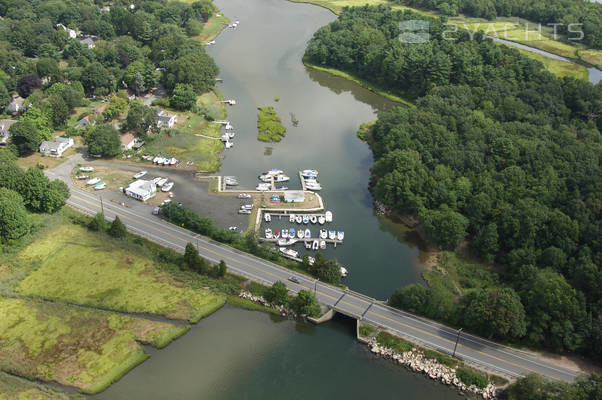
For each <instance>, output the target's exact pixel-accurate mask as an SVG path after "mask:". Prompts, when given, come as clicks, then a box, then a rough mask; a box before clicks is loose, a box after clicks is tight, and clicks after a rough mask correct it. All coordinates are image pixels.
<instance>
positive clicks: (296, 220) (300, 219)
mask: <svg viewBox="0 0 602 400" xmlns="http://www.w3.org/2000/svg"><path fill="white" fill-rule="evenodd" d="M295 222H296V223H298V224H300V223H301V222H303V216H302V215H297V216H296V217H295Z"/></svg>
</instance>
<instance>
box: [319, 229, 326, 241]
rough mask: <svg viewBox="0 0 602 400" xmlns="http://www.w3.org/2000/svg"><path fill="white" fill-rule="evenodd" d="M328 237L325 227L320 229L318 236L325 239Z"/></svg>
mask: <svg viewBox="0 0 602 400" xmlns="http://www.w3.org/2000/svg"><path fill="white" fill-rule="evenodd" d="M327 237H328V231H327V230H326V229H320V238H321V239H326V238H327Z"/></svg>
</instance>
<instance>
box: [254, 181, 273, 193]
mask: <svg viewBox="0 0 602 400" xmlns="http://www.w3.org/2000/svg"><path fill="white" fill-rule="evenodd" d="M255 190H259V191H261V192H265V191H266V190H270V185H267V184H265V183H260V184H259V185H257V187H256V188H255Z"/></svg>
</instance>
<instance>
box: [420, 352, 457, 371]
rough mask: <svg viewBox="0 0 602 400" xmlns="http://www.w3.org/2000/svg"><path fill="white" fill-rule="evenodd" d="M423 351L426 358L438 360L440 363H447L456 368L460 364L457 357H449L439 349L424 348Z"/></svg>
mask: <svg viewBox="0 0 602 400" xmlns="http://www.w3.org/2000/svg"><path fill="white" fill-rule="evenodd" d="M422 352H423V353H424V356H425V357H426V358H428V359H431V360H437V362H438V363H439V364H443V365H446V366H448V367H450V368H455V367H456V365H457V364H458V361H457V360H456V359H454V358H451V357H448V356H446V355H445V354H442V353H439V352H438V351H435V350H430V349H423V350H422Z"/></svg>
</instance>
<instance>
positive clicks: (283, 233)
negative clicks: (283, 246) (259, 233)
mask: <svg viewBox="0 0 602 400" xmlns="http://www.w3.org/2000/svg"><path fill="white" fill-rule="evenodd" d="M287 237H288V229H283V230H282V238H283V239H286V238H287Z"/></svg>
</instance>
